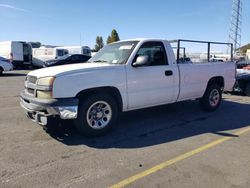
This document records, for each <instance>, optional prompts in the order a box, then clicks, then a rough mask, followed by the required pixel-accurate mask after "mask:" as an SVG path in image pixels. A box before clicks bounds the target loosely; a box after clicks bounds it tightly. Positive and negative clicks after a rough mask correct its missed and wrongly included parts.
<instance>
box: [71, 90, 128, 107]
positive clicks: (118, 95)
mask: <svg viewBox="0 0 250 188" xmlns="http://www.w3.org/2000/svg"><path fill="white" fill-rule="evenodd" d="M97 93H106V94H109V95H111V96H112V97H113V98H114V99H115V101H116V102H117V104H118V109H119V111H120V112H121V111H122V110H123V101H122V96H121V93H120V91H119V89H117V88H116V87H112V86H104V87H95V88H90V89H85V90H82V91H80V92H78V93H77V94H76V98H78V99H83V98H84V97H86V96H90V95H93V94H97Z"/></svg>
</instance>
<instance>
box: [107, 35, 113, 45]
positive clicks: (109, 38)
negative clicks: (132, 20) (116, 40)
mask: <svg viewBox="0 0 250 188" xmlns="http://www.w3.org/2000/svg"><path fill="white" fill-rule="evenodd" d="M110 43H112V41H111V36H108V39H107V44H110Z"/></svg>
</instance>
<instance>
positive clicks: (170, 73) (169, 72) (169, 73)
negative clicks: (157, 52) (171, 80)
mask: <svg viewBox="0 0 250 188" xmlns="http://www.w3.org/2000/svg"><path fill="white" fill-rule="evenodd" d="M172 75H173V71H171V70H166V71H165V76H172Z"/></svg>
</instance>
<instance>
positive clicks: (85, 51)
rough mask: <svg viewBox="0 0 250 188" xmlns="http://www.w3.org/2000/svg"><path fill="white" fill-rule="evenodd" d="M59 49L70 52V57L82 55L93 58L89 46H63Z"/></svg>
mask: <svg viewBox="0 0 250 188" xmlns="http://www.w3.org/2000/svg"><path fill="white" fill-rule="evenodd" d="M57 49H66V50H68V51H69V54H70V55H73V54H82V55H86V56H91V48H90V47H88V46H61V47H57Z"/></svg>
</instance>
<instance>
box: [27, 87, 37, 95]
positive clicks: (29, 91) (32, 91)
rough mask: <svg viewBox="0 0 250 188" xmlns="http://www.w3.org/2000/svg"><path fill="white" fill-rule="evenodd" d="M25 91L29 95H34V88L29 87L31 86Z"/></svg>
mask: <svg viewBox="0 0 250 188" xmlns="http://www.w3.org/2000/svg"><path fill="white" fill-rule="evenodd" d="M27 92H28V93H29V94H31V95H34V94H35V90H34V89H31V88H27Z"/></svg>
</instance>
